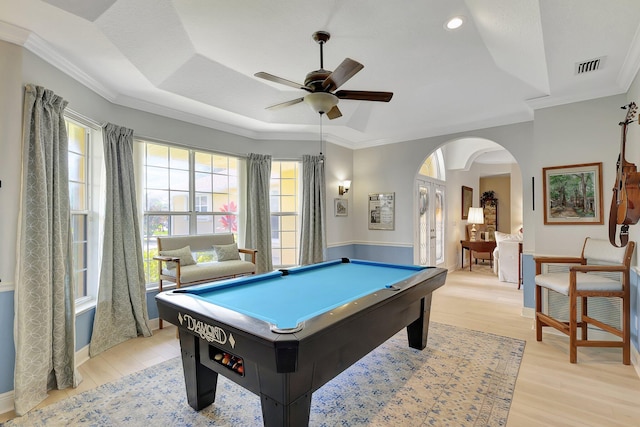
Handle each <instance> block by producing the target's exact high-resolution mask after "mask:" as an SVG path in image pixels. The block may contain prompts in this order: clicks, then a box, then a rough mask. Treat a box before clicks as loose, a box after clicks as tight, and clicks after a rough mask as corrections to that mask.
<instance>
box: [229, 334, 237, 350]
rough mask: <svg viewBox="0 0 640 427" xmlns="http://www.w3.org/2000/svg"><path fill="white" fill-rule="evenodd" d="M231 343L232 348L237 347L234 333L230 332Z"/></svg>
mask: <svg viewBox="0 0 640 427" xmlns="http://www.w3.org/2000/svg"><path fill="white" fill-rule="evenodd" d="M229 343H230V344H231V348H236V340H235V339H234V338H233V334H231V333H230V334H229Z"/></svg>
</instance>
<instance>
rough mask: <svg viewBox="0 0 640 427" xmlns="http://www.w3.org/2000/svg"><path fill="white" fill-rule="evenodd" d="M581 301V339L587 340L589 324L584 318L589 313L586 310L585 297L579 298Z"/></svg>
mask: <svg viewBox="0 0 640 427" xmlns="http://www.w3.org/2000/svg"><path fill="white" fill-rule="evenodd" d="M580 300H581V302H582V319H581V320H582V322H581V323H580V324H581V325H582V326H581V327H580V332H582V340H583V341H587V332H589V324H588V323H587V321H586V320H585V319H586V318H587V316H588V315H589V314H588V312H587V297H581V298H580Z"/></svg>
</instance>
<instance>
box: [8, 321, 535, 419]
mask: <svg viewBox="0 0 640 427" xmlns="http://www.w3.org/2000/svg"><path fill="white" fill-rule="evenodd" d="M524 346H525V342H524V341H521V340H517V339H513V338H507V337H502V336H498V335H492V334H488V333H483V332H477V331H472V330H469V329H463V328H458V327H454V326H449V325H443V324H438V323H434V322H431V325H430V327H429V340H428V345H427V348H426V349H425V350H423V351H418V350H414V349H411V348H409V347H408V345H407V336H406V332H405V331H404V330H403V331H401V332H399V333H398V334H396V335H395V336H393V337H392V338H391V339H389V340H388V341H387V342H385V343H384V344H382V345H381V346H380V347H378V348H377V349H375V350H374V351H372V352H371V353H369V354H368V355H367V356H365V357H364V358H362V359H361V360H360V361H359V362H357V363H356V364H354V365H353V366H351V367H350V368H349V369H347V370H346V371H344V372H343V373H341V374H340V375H338V376H337V377H336V378H334V379H333V380H331V381H330V382H328V383H327V384H325V385H324V386H323V387H321V388H320V389H319V390H317V391H316V392H315V393H314V394H313V396H312V403H311V417H310V421H309V425H310V426H403V427H404V426H504V425H506V423H507V417H508V415H509V407H510V405H511V399H512V396H513V390H514V387H515V384H516V379H517V376H518V369H519V368H520V361H521V359H522V354H523V352H524ZM6 425H7V426H78V425H87V426H234V427H235V426H243V427H245V426H261V425H262V413H261V410H260V399H259V397H258V396H256V395H254V394H253V393H251V392H249V391H247V390H245V389H243V388H242V387H240V386H238V385H236V384H235V383H233V382H231V381H229V380H227V379H226V378H224V377H222V376H219V380H218V390H217V394H216V401H215V402H214V403H213V404H212V405H211V406H209V407H207V408H205V409H204V410H202V411H200V412H196V411H194V410H193V409H192V408H191V407H190V406H189V405H188V404H187V402H186V395H185V387H184V378H183V374H182V365H181V362H180V359H179V358H175V359H172V360H169V361H166V362H163V363H161V364H159V365H156V366H153V367H151V368H147V369H145V370H143V371H140V372H137V373H135V374H132V375H129V376H126V377H123V378H122V379H120V380H118V381H115V382H113V383H110V384H105V385H103V386H100V387H98V388H96V389H94V390H90V391H87V392H84V393H81V394H79V395H77V396H74V397H71V398H69V399H66V400H63V401H61V402H58V403H55V404H52V405H50V406H47V407H45V408H42V409H40V410H37V411H32V412H30V413H29V414H27V415H25V416H23V417H21V418H16V419H14V420H11V421H9V422H8V423H7V424H6Z"/></svg>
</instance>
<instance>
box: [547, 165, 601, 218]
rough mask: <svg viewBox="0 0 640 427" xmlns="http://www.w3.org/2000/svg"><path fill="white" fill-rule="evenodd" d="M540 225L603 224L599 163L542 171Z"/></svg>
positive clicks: (554, 167) (551, 168)
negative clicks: (542, 200)
mask: <svg viewBox="0 0 640 427" xmlns="http://www.w3.org/2000/svg"><path fill="white" fill-rule="evenodd" d="M542 186H543V189H544V223H545V224H547V225H554V224H604V218H603V202H602V163H585V164H580V165H567V166H553V167H548V168H542Z"/></svg>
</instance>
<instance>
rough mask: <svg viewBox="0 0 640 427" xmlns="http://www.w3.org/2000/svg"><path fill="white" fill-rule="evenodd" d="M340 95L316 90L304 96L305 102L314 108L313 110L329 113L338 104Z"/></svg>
mask: <svg viewBox="0 0 640 427" xmlns="http://www.w3.org/2000/svg"><path fill="white" fill-rule="evenodd" d="M338 101H339V99H338V97H337V96H335V95H334V94H332V93H327V92H314V93H310V94H308V95H307V96H305V97H304V102H306V103H307V104H308V105H310V106H311V108H313V111H315V112H316V113H320V114H326V113H328V112H329V111H330V110H331V109H332V108H333V107H335V106H336V105H338Z"/></svg>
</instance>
